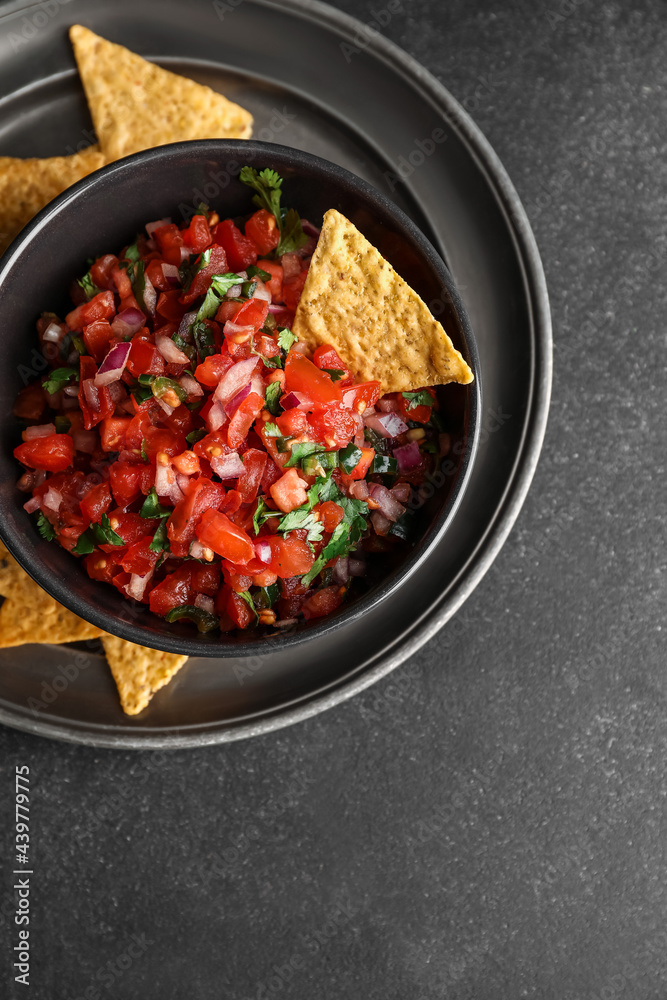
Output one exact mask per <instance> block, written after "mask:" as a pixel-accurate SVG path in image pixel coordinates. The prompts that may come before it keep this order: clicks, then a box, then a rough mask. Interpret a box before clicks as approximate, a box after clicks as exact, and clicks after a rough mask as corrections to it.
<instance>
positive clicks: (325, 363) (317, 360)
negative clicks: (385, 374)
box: [313, 344, 379, 384]
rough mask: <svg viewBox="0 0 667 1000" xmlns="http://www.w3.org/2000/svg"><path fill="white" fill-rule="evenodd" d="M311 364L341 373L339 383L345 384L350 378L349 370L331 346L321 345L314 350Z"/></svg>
mask: <svg viewBox="0 0 667 1000" xmlns="http://www.w3.org/2000/svg"><path fill="white" fill-rule="evenodd" d="M313 364H314V365H316V366H317V367H318V368H328V369H329V370H330V371H339V372H340V371H342V372H343V373H344V374H343V375H341V377H340V379H339V381H341V382H345V381H346V379H348V378H350V374H351V373H350V369H349V368H348V367H347V365H345V364H343V362H342V361H341V359H340V357H339V356H338V353H337V351H335V350H334V348H333V347H332V346H331V344H322V345H321V346H320V347H316V348H315V350H314V351H313ZM378 384H379V383H378Z"/></svg>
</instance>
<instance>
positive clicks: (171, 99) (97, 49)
mask: <svg viewBox="0 0 667 1000" xmlns="http://www.w3.org/2000/svg"><path fill="white" fill-rule="evenodd" d="M69 35H70V40H71V42H72V45H73V46H74V55H75V57H76V61H77V64H78V67H79V73H80V75H81V80H82V82H83V86H84V89H85V91H86V97H87V99H88V106H89V108H90V113H91V115H92V118H93V123H94V125H95V131H96V132H97V138H98V140H99V143H100V146H101V147H102V151H103V153H104V155H105V156H106V158H107V160H109V161H110V160H117V159H118V158H119V157H121V156H129V154H130V153H136V152H138V151H139V150H140V149H149V148H150V147H152V146H161V145H163V144H164V143H168V142H177V141H180V140H181V139H249V138H250V135H251V133H252V115H251V114H249V112H247V111H245V110H244V108H241V107H239V105H238V104H234V103H233V102H232V101H228V100H227V98H226V97H223V96H222V94H218V93H216V92H215V91H214V90H211V89H210V87H204V86H202V85H201V84H199V83H195V82H194V80H188V79H186V77H183V76H177V75H176V74H175V73H170V72H169V71H168V70H166V69H161V68H160V67H159V66H156V65H155V64H154V63H150V62H147V61H146V60H145V59H142V58H141V56H138V55H136V54H135V53H134V52H130V51H129V49H126V48H124V46H122V45H114V43H113V42H107V41H106V40H105V39H104V38H100V36H99V35H95V34H93V32H92V31H89V30H88V28H84V27H82V26H81V25H80V24H75V25H73V26H72V27H71V28H70V32H69Z"/></svg>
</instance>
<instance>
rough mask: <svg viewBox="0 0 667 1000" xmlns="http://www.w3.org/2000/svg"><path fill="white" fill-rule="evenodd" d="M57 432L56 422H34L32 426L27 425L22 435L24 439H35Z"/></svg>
mask: <svg viewBox="0 0 667 1000" xmlns="http://www.w3.org/2000/svg"><path fill="white" fill-rule="evenodd" d="M55 433H56V425H55V424H33V425H32V427H26V429H25V430H24V431H23V435H22V437H23V440H24V441H33V440H34V439H35V438H40V437H47V436H48V435H49V434H55Z"/></svg>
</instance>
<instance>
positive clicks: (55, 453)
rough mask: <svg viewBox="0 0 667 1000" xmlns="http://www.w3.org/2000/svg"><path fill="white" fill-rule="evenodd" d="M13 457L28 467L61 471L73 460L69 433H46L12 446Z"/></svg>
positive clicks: (72, 446) (72, 447)
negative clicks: (15, 446)
mask: <svg viewBox="0 0 667 1000" xmlns="http://www.w3.org/2000/svg"><path fill="white" fill-rule="evenodd" d="M14 458H17V459H18V460H19V462H22V463H23V465H27V466H28V468H29V469H45V470H46V471H47V472H63V471H64V470H65V469H66V468H67V467H68V466H70V465H71V464H72V462H73V461H74V445H73V443H72V438H71V437H70V436H69V434H47V435H45V436H44V437H38V438H33V439H32V440H31V441H24V442H23V444H20V445H19V446H18V447H17V448H14Z"/></svg>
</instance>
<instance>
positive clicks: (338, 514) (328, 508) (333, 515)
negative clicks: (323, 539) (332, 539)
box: [315, 500, 345, 534]
mask: <svg viewBox="0 0 667 1000" xmlns="http://www.w3.org/2000/svg"><path fill="white" fill-rule="evenodd" d="M315 509H316V510H319V514H320V521H321V523H322V524H323V526H324V530H325V531H326V532H329V534H330V533H331V532H332V531H333V530H334V528H336V527H337V525H339V524H340V522H341V521H342V520H343V518H344V517H345V511H344V510H343V508H342V507H341V506H340V504H337V503H334V502H333V500H325V501H324V503H323V504H320V506H319V507H316V508H315Z"/></svg>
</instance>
